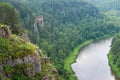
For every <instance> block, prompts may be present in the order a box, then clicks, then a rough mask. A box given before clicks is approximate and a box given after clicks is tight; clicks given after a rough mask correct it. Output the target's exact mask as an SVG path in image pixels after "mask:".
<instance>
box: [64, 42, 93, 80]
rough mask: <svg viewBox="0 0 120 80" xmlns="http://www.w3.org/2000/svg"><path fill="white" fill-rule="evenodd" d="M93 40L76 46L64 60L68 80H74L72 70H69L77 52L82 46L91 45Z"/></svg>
mask: <svg viewBox="0 0 120 80" xmlns="http://www.w3.org/2000/svg"><path fill="white" fill-rule="evenodd" d="M92 41H93V40H87V41H85V42H83V43H82V44H80V45H78V46H77V47H75V48H74V50H73V51H72V52H71V53H70V55H69V56H68V57H67V58H66V59H65V60H64V69H66V70H67V71H68V73H69V75H70V80H75V79H76V77H75V75H74V74H73V71H72V68H71V64H72V63H73V62H74V61H75V59H76V57H77V55H78V53H79V50H80V49H81V48H83V47H84V46H86V45H88V44H90V43H92Z"/></svg>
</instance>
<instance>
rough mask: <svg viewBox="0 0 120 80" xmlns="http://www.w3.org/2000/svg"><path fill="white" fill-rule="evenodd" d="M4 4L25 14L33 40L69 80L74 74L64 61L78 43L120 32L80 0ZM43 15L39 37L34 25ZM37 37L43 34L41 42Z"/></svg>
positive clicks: (24, 19)
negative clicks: (66, 67) (31, 13)
mask: <svg viewBox="0 0 120 80" xmlns="http://www.w3.org/2000/svg"><path fill="white" fill-rule="evenodd" d="M0 1H4V2H9V3H10V4H12V5H13V6H14V7H16V9H17V10H18V11H19V12H20V15H24V18H22V22H23V24H24V25H25V28H26V29H27V30H28V33H29V35H30V39H31V41H32V42H34V43H37V44H38V45H39V46H40V47H41V49H42V50H43V53H44V54H46V55H48V57H50V60H51V61H52V64H53V65H55V66H56V68H57V70H58V71H59V73H60V75H61V76H62V77H63V78H64V79H65V80H70V77H71V76H73V74H72V73H69V71H67V70H66V69H64V59H65V58H66V57H68V56H69V55H70V52H71V51H72V50H73V49H74V48H75V47H76V46H78V44H81V43H83V42H84V41H86V40H89V39H96V38H98V37H102V36H105V35H111V34H114V33H116V32H119V30H120V28H119V27H118V25H117V26H116V25H114V24H113V23H111V21H107V20H108V19H106V18H105V16H104V15H103V14H101V13H100V12H99V10H98V9H97V8H96V7H94V6H93V5H91V4H89V3H86V2H83V1H79V0H74V1H73V0H59V1H58V0H19V1H18V0H15V1H13V0H9V1H8V0H0ZM23 5H26V6H27V7H26V8H25V6H23ZM21 7H22V8H21ZM27 9H28V10H30V9H31V10H30V12H33V13H34V16H35V17H33V16H32V15H29V13H27V12H26V11H27ZM24 12H25V13H24ZM31 16H32V17H31ZM39 16H43V18H44V28H41V25H39V24H38V25H37V29H38V34H35V33H34V32H35V31H34V27H33V23H34V20H35V18H36V17H39ZM21 17H22V16H21ZM32 21H33V22H32ZM36 35H39V40H37V38H36ZM36 40H37V42H36Z"/></svg>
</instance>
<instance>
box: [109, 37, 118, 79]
mask: <svg viewBox="0 0 120 80" xmlns="http://www.w3.org/2000/svg"><path fill="white" fill-rule="evenodd" d="M108 58H109V64H110V66H111V68H112V70H113V71H114V72H115V74H116V76H117V77H118V78H120V35H118V36H116V37H115V38H114V39H113V41H112V46H111V50H110V52H109V55H108Z"/></svg>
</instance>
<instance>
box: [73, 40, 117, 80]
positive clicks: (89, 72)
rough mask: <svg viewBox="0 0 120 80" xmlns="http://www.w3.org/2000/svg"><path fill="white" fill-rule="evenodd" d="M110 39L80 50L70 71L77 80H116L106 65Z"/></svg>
mask: <svg viewBox="0 0 120 80" xmlns="http://www.w3.org/2000/svg"><path fill="white" fill-rule="evenodd" d="M111 42H112V38H108V39H104V40H100V41H97V42H93V43H91V44H90V45H88V46H86V47H84V48H83V49H82V50H80V52H79V55H78V57H77V59H76V62H75V63H73V64H72V65H71V66H72V69H73V71H74V72H75V76H76V77H77V78H78V80H116V79H115V76H114V75H113V74H112V72H111V70H110V66H109V65H108V58H107V54H108V52H109V50H110V45H111Z"/></svg>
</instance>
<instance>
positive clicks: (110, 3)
mask: <svg viewBox="0 0 120 80" xmlns="http://www.w3.org/2000/svg"><path fill="white" fill-rule="evenodd" d="M83 1H86V2H88V3H91V4H93V5H94V6H96V7H98V8H99V9H100V10H101V11H109V10H120V5H119V3H120V0H103V1H100V0H83Z"/></svg>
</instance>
